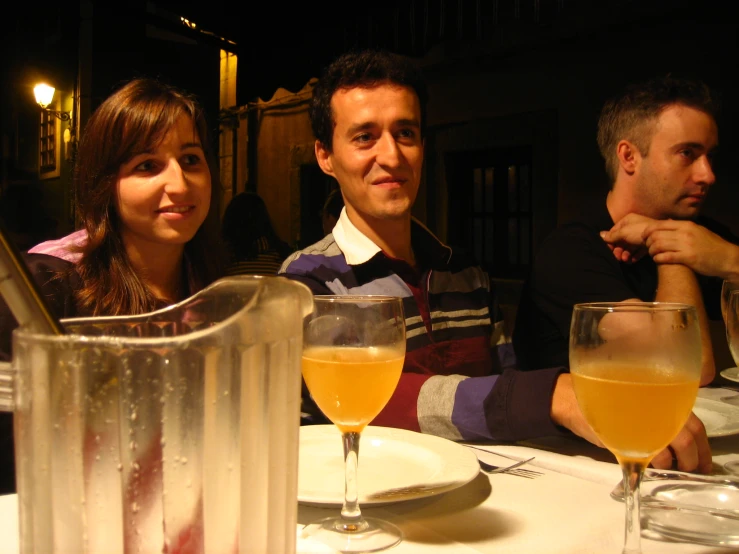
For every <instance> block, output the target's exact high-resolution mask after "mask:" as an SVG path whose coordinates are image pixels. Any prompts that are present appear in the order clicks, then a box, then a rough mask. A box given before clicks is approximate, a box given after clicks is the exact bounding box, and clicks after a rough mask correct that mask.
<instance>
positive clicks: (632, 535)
mask: <svg viewBox="0 0 739 554" xmlns="http://www.w3.org/2000/svg"><path fill="white" fill-rule="evenodd" d="M645 468H646V464H644V463H642V462H623V463H622V464H621V469H622V470H623V474H624V504H626V532H625V536H624V550H623V554H641V521H640V519H639V501H640V498H639V485H640V484H641V479H642V476H643V475H644V469H645Z"/></svg>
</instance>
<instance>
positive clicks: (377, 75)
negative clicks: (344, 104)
mask: <svg viewBox="0 0 739 554" xmlns="http://www.w3.org/2000/svg"><path fill="white" fill-rule="evenodd" d="M386 83H390V84H393V85H397V86H401V87H409V88H410V89H412V90H413V91H414V92H415V93H416V96H418V101H419V104H420V105H421V121H420V124H421V137H423V136H424V134H425V130H426V104H427V102H428V90H427V88H426V83H425V81H424V78H423V75H422V73H421V69H420V68H419V67H418V66H417V65H416V64H415V63H414V62H413V61H412V60H411V59H410V58H407V57H405V56H401V55H400V54H393V53H391V52H385V51H383V50H362V51H358V52H348V53H346V54H343V55H342V56H340V57H338V58H337V59H336V60H335V61H334V62H332V63H331V64H330V65H329V66H328V67H327V68H326V69H325V70H324V72H323V75H322V76H321V78H320V79H319V81H318V84H317V85H316V86H315V88H314V89H313V98H312V99H311V106H310V112H309V113H310V122H311V127H312V129H313V134H314V135H315V137H316V140H318V142H320V143H321V144H322V145H323V147H324V148H325V149H326V150H328V151H329V152H331V151H332V150H333V136H334V127H335V125H336V122H335V121H334V116H333V111H332V110H331V98H333V96H334V94H335V93H336V91H337V90H342V89H351V88H358V87H363V88H373V87H377V86H379V85H382V84H386Z"/></svg>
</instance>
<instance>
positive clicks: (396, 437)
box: [298, 425, 480, 507]
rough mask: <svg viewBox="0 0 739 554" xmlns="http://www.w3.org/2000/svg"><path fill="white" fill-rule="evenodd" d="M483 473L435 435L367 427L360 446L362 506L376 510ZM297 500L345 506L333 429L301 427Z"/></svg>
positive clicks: (462, 450) (466, 452)
mask: <svg viewBox="0 0 739 554" xmlns="http://www.w3.org/2000/svg"><path fill="white" fill-rule="evenodd" d="M479 472H480V466H479V464H478V463H477V456H475V454H474V452H472V450H470V449H469V448H466V447H464V446H462V445H461V444H458V443H456V442H453V441H450V440H447V439H443V438H441V437H437V436H434V435H426V434H423V433H415V432H413V431H406V430H404V429H392V428H389V427H378V426H372V425H370V426H368V427H366V428H365V430H364V431H363V432H362V436H361V440H360V443H359V467H358V470H357V473H358V475H357V482H358V488H359V504H360V507H361V506H373V505H375V506H378V505H383V504H390V503H394V502H402V501H406V500H414V499H417V498H424V497H428V496H433V495H438V494H442V493H445V492H448V491H451V490H454V489H456V488H459V487H461V486H463V485H466V484H467V483H469V482H470V481H472V479H474V478H475V477H476V476H477V475H478V473H479ZM298 501H299V502H300V503H302V504H309V505H315V506H326V505H332V506H341V505H342V504H343V502H344V453H343V447H342V441H341V433H340V432H339V430H338V429H337V428H336V427H335V426H334V425H305V426H302V427H301V428H300V456H299V458H298Z"/></svg>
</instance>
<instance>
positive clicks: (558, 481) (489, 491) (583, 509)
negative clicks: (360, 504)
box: [0, 389, 739, 554]
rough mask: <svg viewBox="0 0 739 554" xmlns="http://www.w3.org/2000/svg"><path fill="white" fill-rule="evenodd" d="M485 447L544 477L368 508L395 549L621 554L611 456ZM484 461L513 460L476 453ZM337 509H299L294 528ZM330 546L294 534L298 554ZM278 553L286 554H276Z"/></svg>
mask: <svg viewBox="0 0 739 554" xmlns="http://www.w3.org/2000/svg"><path fill="white" fill-rule="evenodd" d="M700 395H701V396H703V397H709V398H715V399H724V400H725V401H727V402H730V403H734V404H735V405H739V393H737V392H735V391H732V390H728V389H701V393H700ZM711 446H712V449H713V454H714V467H715V472H717V473H719V472H721V466H722V464H723V463H725V462H726V461H729V460H730V459H739V435H732V436H727V437H718V438H713V439H711ZM484 448H486V449H489V450H492V451H494V452H497V453H501V454H505V455H508V456H512V457H517V458H523V457H528V455H530V453H532V452H533V454H534V455H536V459H535V460H533V461H532V462H530V464H529V466H530V467H531V468H532V469H534V468H536V469H538V470H539V471H541V472H542V473H544V475H543V476H541V477H538V478H536V479H525V478H521V477H516V476H512V475H506V474H496V475H485V474H482V473H481V474H480V475H478V476H477V477H476V478H475V479H474V480H473V481H471V482H470V483H468V484H467V485H465V486H463V487H460V488H458V489H456V490H454V491H451V492H448V493H446V494H443V495H439V496H433V497H428V498H424V499H420V500H412V501H407V502H399V503H396V504H390V505H385V506H381V507H375V508H365V509H363V513H365V514H366V515H374V516H377V517H382V518H385V519H388V520H390V521H392V522H393V523H395V524H396V525H398V526H399V527H400V528H401V529H402V530H403V532H404V534H405V539H404V542H402V543H401V544H400V545H398V546H396V547H395V548H393V549H392V550H390V551H389V552H392V554H417V553H419V552H422V553H424V554H425V553H429V554H475V553H477V554H488V553H490V554H492V553H495V554H505V553H510V554H527V553H529V552H530V553H537V554H538V553H547V554H558V553H561V554H590V553H597V554H608V553H613V554H620V552H621V547H622V543H623V525H624V506H623V504H622V503H621V502H617V501H615V500H613V499H612V498H610V492H611V490H612V489H613V487H614V486H615V485H616V483H618V481H619V480H620V477H621V471H620V469H619V467H618V466H617V465H616V464H615V463H614V462H613V458H612V456H611V455H610V453H609V452H607V451H605V450H603V449H599V448H596V447H594V446H592V445H589V444H586V443H584V442H582V441H578V440H574V439H567V438H548V439H544V440H540V441H536V442H526V443H519V444H515V445H511V444H506V445H489V446H485V447H484ZM478 453H479V454H480V457H481V458H482V459H484V460H486V461H490V462H493V463H497V464H504V463H510V461H509V460H506V459H504V458H502V457H498V456H495V455H493V454H488V453H484V452H478ZM16 509H17V500H16V497H15V495H7V496H4V497H0V537H2V538H1V539H0V554H17V552H18V544H17V536H18V534H17V513H16V511H15V510H16ZM335 511H336V509H335V508H331V509H323V508H316V507H309V506H300V507H299V510H298V529H297V530H296V532H298V533H299V530H300V527H301V526H302V525H304V524H307V523H309V522H311V521H313V520H315V519H319V518H321V517H325V516H328V515H333V514H334V513H335ZM645 535H646V536H644V537H643V539H642V550H643V552H644V554H709V553H710V554H721V553H723V552H732V551H739V549H736V550H735V549H728V548H715V547H707V546H701V545H696V544H689V543H678V542H669V541H665V540H655V539H652V538H649V536H648V535H649V534H648V533H645ZM326 552H330V550H328V549H326V548H325V547H323V546H322V545H316V544H313V543H311V541H308V540H302V539H300V538H299V539H298V553H300V554H309V553H310V554H313V553H316V554H318V553H326ZM280 554H281V553H280Z"/></svg>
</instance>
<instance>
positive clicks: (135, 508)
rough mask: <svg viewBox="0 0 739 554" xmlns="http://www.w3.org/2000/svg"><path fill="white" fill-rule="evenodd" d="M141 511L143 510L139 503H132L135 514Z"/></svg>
mask: <svg viewBox="0 0 739 554" xmlns="http://www.w3.org/2000/svg"><path fill="white" fill-rule="evenodd" d="M140 509H141V508H140V507H139V503H138V502H132V503H131V511H132V512H133V513H134V514H136V513H138V511H139V510H140Z"/></svg>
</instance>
